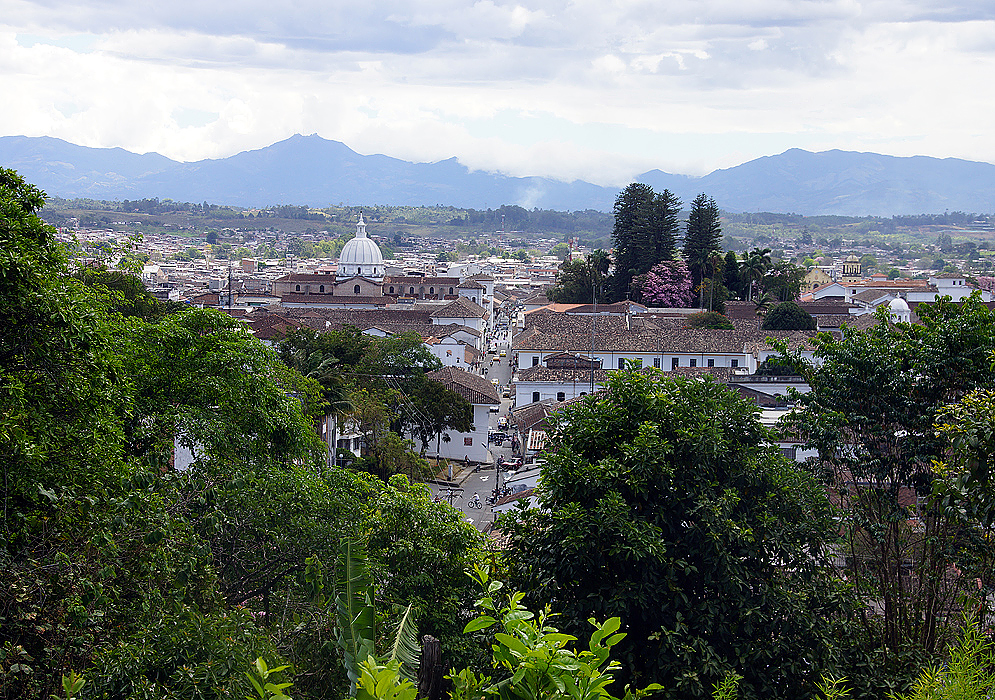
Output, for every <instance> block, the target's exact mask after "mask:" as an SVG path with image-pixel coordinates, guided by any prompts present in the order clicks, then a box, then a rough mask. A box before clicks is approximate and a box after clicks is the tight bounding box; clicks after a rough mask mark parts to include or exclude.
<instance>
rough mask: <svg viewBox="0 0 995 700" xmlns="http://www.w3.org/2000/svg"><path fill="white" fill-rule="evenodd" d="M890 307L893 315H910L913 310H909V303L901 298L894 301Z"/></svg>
mask: <svg viewBox="0 0 995 700" xmlns="http://www.w3.org/2000/svg"><path fill="white" fill-rule="evenodd" d="M888 307H889V308H890V309H891V312H892V313H900V312H903V311H904V312H906V313H908V312H909V311H911V310H912V309H910V308H909V305H908V302H906V301H905V299H902V298H901V297H898V298H897V299H892V300H891V303H890V304H888Z"/></svg>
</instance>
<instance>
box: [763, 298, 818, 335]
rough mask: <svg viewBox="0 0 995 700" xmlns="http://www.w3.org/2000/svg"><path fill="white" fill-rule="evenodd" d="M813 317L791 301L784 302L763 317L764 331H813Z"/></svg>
mask: <svg viewBox="0 0 995 700" xmlns="http://www.w3.org/2000/svg"><path fill="white" fill-rule="evenodd" d="M815 326H816V324H815V317H814V316H812V314H810V313H809V312H808V311H806V310H805V309H803V308H802V307H800V306H798V304H796V303H795V302H793V301H785V302H782V303H780V304H778V305H777V306H775V307H774V308H773V309H771V310H770V311H768V312H767V313H766V314H765V315H764V321H763V323H762V324H761V325H760V327H761V328H762V329H763V330H765V331H814V330H815Z"/></svg>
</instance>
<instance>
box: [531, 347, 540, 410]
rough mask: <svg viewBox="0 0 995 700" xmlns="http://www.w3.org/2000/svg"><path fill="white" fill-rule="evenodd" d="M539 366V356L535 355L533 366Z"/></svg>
mask: <svg viewBox="0 0 995 700" xmlns="http://www.w3.org/2000/svg"><path fill="white" fill-rule="evenodd" d="M537 364H539V356H538V355H533V356H532V366H533V367H535V366H536V365H537ZM537 400H538V399H537Z"/></svg>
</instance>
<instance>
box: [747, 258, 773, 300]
mask: <svg viewBox="0 0 995 700" xmlns="http://www.w3.org/2000/svg"><path fill="white" fill-rule="evenodd" d="M770 252H771V251H770V248H764V249H762V250H761V249H760V248H754V249H753V250H752V251H750V253H749V254H748V255H746V256H745V258H744V259H743V265H742V267H741V268H740V278H741V281H742V283H743V285H745V286H746V289H747V294H746V298H747V301H752V300H753V286H754V285H755V284H756V283H757V282H759V281H760V280H761V279H763V277H764V275H766V274H767V270H769V269H770V268H771V267H772V265H773V263H772V262H771V259H770Z"/></svg>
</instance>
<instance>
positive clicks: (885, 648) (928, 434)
mask: <svg viewBox="0 0 995 700" xmlns="http://www.w3.org/2000/svg"><path fill="white" fill-rule="evenodd" d="M916 311H917V313H918V314H919V317H920V320H921V324H917V325H908V324H893V323H891V322H890V320H889V318H888V312H887V310H886V309H882V310H880V311H879V316H878V320H879V323H878V324H877V325H875V326H873V327H871V328H870V329H868V330H866V331H864V332H858V331H854V330H852V329H850V328H844V330H843V337H842V339H840V340H833V339H831V338H829V337H823V336H816V337H815V338H814V339H813V342H814V344H815V355H816V358H818V360H820V361H821V364H819V365H818V366H815V365H812V364H809V363H807V362H803V361H801V360H800V359H799V358H798V357H797V356H792V355H787V354H786V355H784V357H783V358H782V360H783V361H787V360H791V359H793V361H794V362H795V364H796V367H798V368H799V370H800V372H801V373H802V374H803V376H805V377H806V380H807V382H808V384H809V385H810V386H811V391H810V392H809V393H807V394H805V395H799V396H797V397H796V398H797V400H798V401H799V404H800V407H801V410H800V411H798V412H796V413H794V414H792V416H793V417H792V424H793V426H794V429H795V430H797V431H798V432H799V434H800V435H802V436H803V437H804V438H805V439H806V440H807V444H808V445H809V446H811V447H814V448H817V449H818V454H819V459H818V462H817V464H816V465H814V466H815V467H817V469H818V472H819V473H820V474H822V475H823V478H824V479H825V482H826V484H827V486H828V487H829V488H831V489H832V490H833V492H834V493H835V494H837V496H838V498H839V508H840V513H841V516H842V518H843V522H844V527H845V530H844V531H845V536H846V540H845V546H844V548H843V555H844V556H842V557H840V559H839V560H838V562H839V564H840V568H841V572H840V573H841V574H842V575H846V576H847V578H848V579H849V580H850V581H852V582H853V585H854V588H855V591H856V592H857V593H858V594H859V595H860V596H861V597H862V598H863V599H864V600H865V601H866V603H867V604H868V605H873V606H874V607H875V608H876V609H878V610H880V613H881V614H880V616H873V617H866V618H862V620H861V627H862V629H863V633H864V634H865V635H866V636H867V638H868V639H869V640H870V643H871V645H873V647H874V648H877V649H879V650H881V651H880V653H881V654H882V655H884V654H888V655H893V654H902V653H909V654H913V655H915V656H919V657H921V656H923V655H925V656H927V657H928V656H929V655H932V654H935V653H936V652H937V650H939V649H941V648H942V645H943V641H944V636H945V634H947V633H948V632H949V628H948V627H947V626H946V623H945V620H944V618H945V615H946V614H947V613H946V611H949V610H951V609H952V605H953V604H954V601H956V600H957V598H958V596H960V595H963V594H965V593H970V592H971V588H972V587H973V586H974V579H973V576H982V577H986V576H987V572H988V571H989V566H988V565H987V564H986V563H985V562H987V561H989V560H990V559H989V557H990V556H991V553H990V552H989V551H988V549H989V548H990V547H991V544H990V543H989V542H987V541H985V540H984V539H983V538H980V537H978V536H977V535H976V534H975V530H976V525H973V524H972V523H971V522H970V520H968V521H965V520H964V519H963V517H962V515H961V514H960V513H959V512H958V510H957V509H956V508H945V507H942V505H941V502H933V501H931V500H930V495H931V494H932V493H933V490H934V487H936V486H937V484H938V475H937V471H936V464H937V463H941V462H943V461H944V460H945V459H946V458H947V456H948V454H949V444H948V442H947V440H946V438H945V436H944V435H943V434H941V433H938V432H937V431H936V429H935V428H934V421H935V420H936V416H937V411H938V409H940V408H941V407H943V406H946V405H949V404H953V403H955V402H957V401H958V400H960V399H962V398H963V397H964V396H965V395H966V394H968V392H970V391H972V390H974V389H976V388H987V387H991V386H992V383H993V380H995V374H993V370H992V367H991V361H990V357H991V354H992V352H993V350H995V314H993V313H992V311H990V310H989V309H988V308H987V307H986V306H985V305H984V304H983V303H982V302H981V300H980V297H979V296H978V294H977V293H976V294H974V295H972V296H971V297H970V298H968V299H967V300H965V301H964V302H963V303H962V304H960V305H955V304H953V303H951V302H950V301H949V299H946V300H940V301H938V302H937V303H936V304H933V305H927V304H920V305H919V306H918V307H917V309H916ZM951 567H957V569H956V570H954V569H952V568H951ZM955 571H959V572H962V573H961V574H960V575H954V574H955ZM974 592H977V591H976V588H975V589H974ZM869 673H871V674H873V670H871V671H869Z"/></svg>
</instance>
